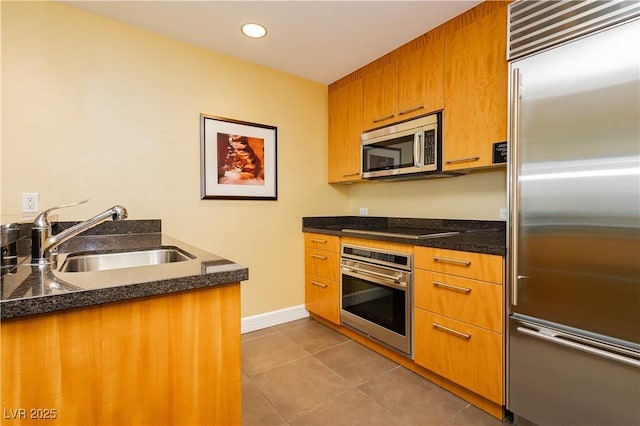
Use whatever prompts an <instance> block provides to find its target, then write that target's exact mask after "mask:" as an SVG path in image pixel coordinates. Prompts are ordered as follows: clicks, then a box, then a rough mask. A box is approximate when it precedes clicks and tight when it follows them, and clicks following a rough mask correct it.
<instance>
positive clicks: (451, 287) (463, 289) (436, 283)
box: [433, 281, 471, 294]
mask: <svg viewBox="0 0 640 426" xmlns="http://www.w3.org/2000/svg"><path fill="white" fill-rule="evenodd" d="M433 285H434V286H435V287H442V288H446V289H449V290H454V291H459V292H461V293H466V294H469V293H471V289H470V288H466V287H458V286H456V285H451V284H445V283H441V282H440V281H434V282H433Z"/></svg>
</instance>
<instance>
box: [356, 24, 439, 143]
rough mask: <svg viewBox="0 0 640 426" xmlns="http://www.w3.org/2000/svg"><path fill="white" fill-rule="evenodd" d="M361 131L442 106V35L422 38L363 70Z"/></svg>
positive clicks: (429, 35)
mask: <svg viewBox="0 0 640 426" xmlns="http://www.w3.org/2000/svg"><path fill="white" fill-rule="evenodd" d="M362 75H363V77H362V87H363V97H362V129H363V130H369V129H373V128H376V127H381V126H384V125H388V124H391V123H396V122H399V121H404V120H406V119H409V118H412V117H416V116H419V115H423V114H425V113H428V112H431V111H436V110H440V109H442V108H443V106H444V37H443V31H440V30H434V31H431V32H429V33H427V34H424V35H422V36H420V37H418V38H417V39H415V40H413V41H411V42H409V43H407V44H405V45H404V46H402V47H400V48H398V49H396V50H394V51H392V52H391V53H389V54H387V55H385V56H383V57H381V58H379V59H377V60H375V61H373V62H371V63H370V64H368V65H366V66H365V67H364V68H363V69H362Z"/></svg>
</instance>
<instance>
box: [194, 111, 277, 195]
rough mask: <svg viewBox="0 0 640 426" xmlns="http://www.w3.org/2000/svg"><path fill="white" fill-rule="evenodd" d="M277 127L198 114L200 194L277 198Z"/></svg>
mask: <svg viewBox="0 0 640 426" xmlns="http://www.w3.org/2000/svg"><path fill="white" fill-rule="evenodd" d="M277 139H278V128H277V127H274V126H267V125H265V124H257V123H248V122H246V121H239V120H232V119H229V118H222V117H215V116H212V115H206V114H200V169H201V170H200V179H201V182H200V196H201V198H202V199H203V200H205V199H215V198H218V199H226V200H240V199H242V200H277V199H278V170H277V164H278V161H277V160H278V159H277Z"/></svg>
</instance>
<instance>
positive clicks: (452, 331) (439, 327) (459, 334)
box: [433, 322, 471, 340]
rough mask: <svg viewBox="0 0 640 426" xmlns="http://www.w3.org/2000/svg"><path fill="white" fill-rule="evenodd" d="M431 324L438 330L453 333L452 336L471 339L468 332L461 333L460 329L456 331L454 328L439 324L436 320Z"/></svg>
mask: <svg viewBox="0 0 640 426" xmlns="http://www.w3.org/2000/svg"><path fill="white" fill-rule="evenodd" d="M433 326H434V327H435V328H436V329H438V330H440V331H444V332H447V333H449V334H453V335H454V336H458V337H462V338H463V339H466V340H469V339H471V335H470V334H466V333H462V332H460V331H456V330H454V329H452V328H449V327H445V326H444V325H440V324H438V323H437V322H434V323H433Z"/></svg>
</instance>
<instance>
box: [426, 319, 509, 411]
mask: <svg viewBox="0 0 640 426" xmlns="http://www.w3.org/2000/svg"><path fill="white" fill-rule="evenodd" d="M414 315H415V361H416V364H419V365H421V366H423V367H425V368H428V369H429V370H431V371H433V372H435V373H437V374H439V375H441V376H443V377H446V378H448V379H449V380H452V381H454V382H456V383H458V384H460V385H462V386H464V387H465V388H467V389H470V390H472V391H474V392H476V393H477V394H479V395H482V396H484V397H485V398H487V399H489V400H491V401H493V402H495V403H498V404H502V402H503V397H502V394H503V392H502V391H503V386H502V380H503V374H502V371H503V364H504V361H503V356H502V335H500V334H498V333H493V332H491V331H488V330H484V329H482V328H478V327H474V326H472V325H470V324H467V323H464V322H461V321H456V320H453V319H450V318H447V317H443V316H440V315H436V314H434V313H432V312H429V311H426V310H423V309H419V308H416V309H414Z"/></svg>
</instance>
